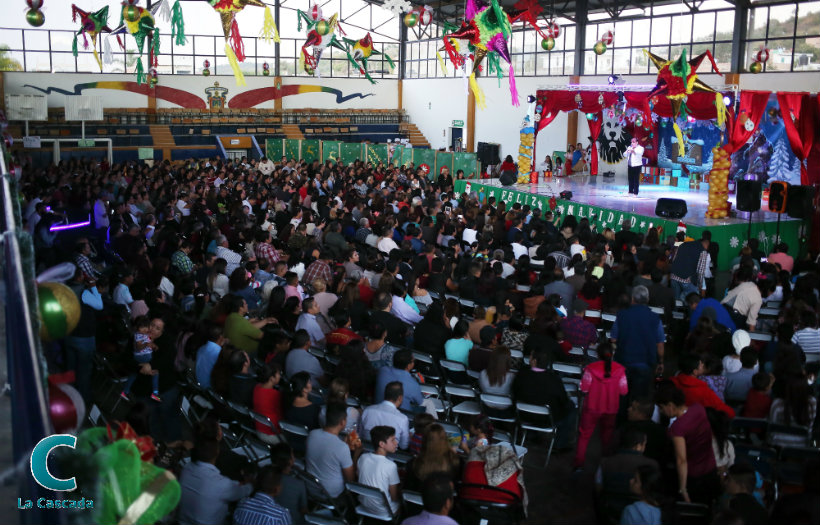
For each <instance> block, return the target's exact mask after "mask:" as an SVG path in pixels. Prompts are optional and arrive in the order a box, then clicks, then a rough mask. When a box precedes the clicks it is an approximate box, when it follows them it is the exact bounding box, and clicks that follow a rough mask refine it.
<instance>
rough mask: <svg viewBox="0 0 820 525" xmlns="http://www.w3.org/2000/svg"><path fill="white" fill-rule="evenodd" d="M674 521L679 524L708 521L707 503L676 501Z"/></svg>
mask: <svg viewBox="0 0 820 525" xmlns="http://www.w3.org/2000/svg"><path fill="white" fill-rule="evenodd" d="M675 517H676V518H677V519H676V520H675V523H677V524H679V525H688V524H690V523H691V524H692V525H695V524H697V525H700V524H702V523H708V522H709V519H710V518H711V512H710V510H709V507H708V506H707V505H704V504H702V503H686V502H683V501H678V502H676V503H675Z"/></svg>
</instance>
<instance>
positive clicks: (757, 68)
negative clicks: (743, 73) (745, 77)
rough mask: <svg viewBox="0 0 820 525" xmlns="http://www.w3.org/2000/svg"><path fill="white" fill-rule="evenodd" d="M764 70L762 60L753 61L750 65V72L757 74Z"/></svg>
mask: <svg viewBox="0 0 820 525" xmlns="http://www.w3.org/2000/svg"><path fill="white" fill-rule="evenodd" d="M761 71H763V64H761V63H760V62H752V65H751V66H749V72H750V73H754V74H755V75H756V74H758V73H760V72H761Z"/></svg>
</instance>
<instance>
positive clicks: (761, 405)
mask: <svg viewBox="0 0 820 525" xmlns="http://www.w3.org/2000/svg"><path fill="white" fill-rule="evenodd" d="M772 384H774V378H773V377H772V376H771V375H770V374H767V373H766V372H758V373H756V374H755V375H753V376H752V388H751V389H749V393H748V394H746V403H744V405H743V413H742V414H741V415H742V416H743V417H756V418H761V419H765V418H767V417H769V409H770V408H771V407H772V396H771V391H772Z"/></svg>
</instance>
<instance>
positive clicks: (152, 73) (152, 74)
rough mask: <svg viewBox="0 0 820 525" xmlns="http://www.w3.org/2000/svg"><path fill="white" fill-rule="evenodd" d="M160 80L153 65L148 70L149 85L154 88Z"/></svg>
mask: <svg viewBox="0 0 820 525" xmlns="http://www.w3.org/2000/svg"><path fill="white" fill-rule="evenodd" d="M158 82H159V77H158V76H157V69H156V68H153V67H152V68H151V69H149V70H148V86H150V87H152V88H154V87H156V85H157V83H158Z"/></svg>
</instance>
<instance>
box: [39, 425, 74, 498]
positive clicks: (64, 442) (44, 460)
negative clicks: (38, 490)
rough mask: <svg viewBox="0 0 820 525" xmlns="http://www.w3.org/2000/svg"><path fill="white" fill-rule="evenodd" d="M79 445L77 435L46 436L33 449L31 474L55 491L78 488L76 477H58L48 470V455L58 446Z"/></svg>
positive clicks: (41, 484)
mask: <svg viewBox="0 0 820 525" xmlns="http://www.w3.org/2000/svg"><path fill="white" fill-rule="evenodd" d="M75 446H77V437H76V436H72V435H71V434H55V435H53V436H48V437H44V438H43V439H41V440H40V442H39V443H37V445H36V446H35V447H34V450H32V451H31V475H32V476H33V477H34V481H36V482H37V483H38V484H40V486H42V487H45V488H47V489H49V490H54V491H60V492H62V491H69V490H74V489H76V488H77V482H76V480H75V478H73V477H72V478H70V479H57V478H55V477H54V476H52V475H51V472H49V470H48V455H49V454H51V451H52V450H54V449H55V448H57V447H71V448H74V447H75Z"/></svg>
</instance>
